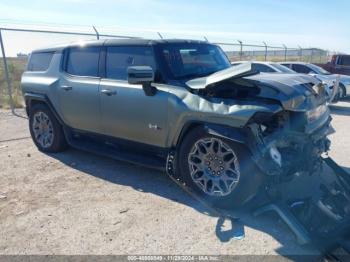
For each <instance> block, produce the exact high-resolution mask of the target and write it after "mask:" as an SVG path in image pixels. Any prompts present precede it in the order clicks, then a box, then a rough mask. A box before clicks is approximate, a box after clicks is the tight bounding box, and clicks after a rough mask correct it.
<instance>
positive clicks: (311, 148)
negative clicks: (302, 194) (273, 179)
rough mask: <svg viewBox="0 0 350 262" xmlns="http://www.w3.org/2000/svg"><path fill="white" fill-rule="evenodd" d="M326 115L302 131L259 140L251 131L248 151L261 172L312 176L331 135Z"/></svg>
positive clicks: (284, 131) (274, 135) (328, 146)
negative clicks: (305, 173)
mask: <svg viewBox="0 0 350 262" xmlns="http://www.w3.org/2000/svg"><path fill="white" fill-rule="evenodd" d="M331 120H332V118H331V117H330V115H329V114H325V115H324V116H323V117H321V118H320V119H318V120H317V121H315V122H314V123H311V124H309V125H307V126H306V127H305V129H304V130H303V131H299V132H296V131H292V130H288V131H286V130H283V132H279V131H276V132H275V133H274V134H271V135H269V136H268V137H261V136H260V135H259V132H257V130H252V128H253V129H254V126H253V127H251V132H250V135H249V136H250V137H249V138H248V141H249V143H248V147H249V149H250V151H251V152H252V155H253V160H254V161H255V163H256V164H257V166H258V167H259V168H260V170H261V171H262V172H263V173H265V174H267V175H269V176H276V175H278V176H285V177H286V176H289V175H293V174H295V173H298V172H313V171H314V170H316V169H317V168H318V167H319V165H320V164H321V163H320V161H321V155H322V154H323V153H325V152H327V151H328V150H329V148H330V140H329V139H328V138H327V136H328V135H330V134H332V133H333V132H334V129H333V128H332V126H331Z"/></svg>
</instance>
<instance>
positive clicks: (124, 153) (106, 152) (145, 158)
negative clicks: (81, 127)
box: [66, 132, 166, 171]
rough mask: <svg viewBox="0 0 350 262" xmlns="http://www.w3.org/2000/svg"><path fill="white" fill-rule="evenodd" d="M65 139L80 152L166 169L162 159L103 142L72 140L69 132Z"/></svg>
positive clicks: (161, 169)
mask: <svg viewBox="0 0 350 262" xmlns="http://www.w3.org/2000/svg"><path fill="white" fill-rule="evenodd" d="M66 139H67V142H68V144H69V145H70V146H71V147H74V148H76V149H79V150H82V151H86V152H89V153H93V154H97V155H101V156H105V157H108V158H111V159H115V160H118V161H124V162H128V163H131V164H136V165H140V166H144V167H147V168H152V169H156V170H160V171H165V168H166V161H165V159H162V158H161V157H158V156H153V155H146V154H142V153H138V152H131V151H128V150H125V149H122V148H119V147H117V146H115V145H112V144H107V143H103V142H101V143H99V142H95V141H92V140H90V139H86V138H83V139H78V138H74V137H73V136H72V135H71V134H69V132H67V133H66Z"/></svg>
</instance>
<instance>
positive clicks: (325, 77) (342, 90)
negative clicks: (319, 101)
mask: <svg viewBox="0 0 350 262" xmlns="http://www.w3.org/2000/svg"><path fill="white" fill-rule="evenodd" d="M280 64H281V65H284V66H286V67H289V68H291V69H293V70H294V71H296V72H298V73H302V74H309V75H312V76H315V77H317V78H318V79H319V80H321V81H324V82H326V83H327V84H328V85H329V86H333V85H334V83H335V81H336V79H337V75H335V74H331V73H330V72H328V71H326V70H324V69H323V68H321V67H319V66H317V65H314V64H310V63H304V62H283V63H280ZM349 95H350V76H346V75H340V79H339V93H338V96H339V98H344V97H346V96H349Z"/></svg>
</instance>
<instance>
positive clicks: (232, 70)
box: [186, 63, 258, 89]
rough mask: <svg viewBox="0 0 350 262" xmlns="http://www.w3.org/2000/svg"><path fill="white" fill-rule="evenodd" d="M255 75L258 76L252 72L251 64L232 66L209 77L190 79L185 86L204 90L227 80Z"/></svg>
mask: <svg viewBox="0 0 350 262" xmlns="http://www.w3.org/2000/svg"><path fill="white" fill-rule="evenodd" d="M255 74H258V72H256V71H253V70H252V64H251V63H243V64H241V65H238V66H232V67H229V68H227V69H224V70H221V71H218V72H216V73H214V74H211V75H209V76H205V77H200V78H195V79H192V80H190V81H187V82H186V85H187V86H188V87H190V88H192V89H205V88H207V87H208V86H211V85H213V84H216V83H219V82H222V81H225V80H228V79H235V78H241V77H244V76H250V75H255Z"/></svg>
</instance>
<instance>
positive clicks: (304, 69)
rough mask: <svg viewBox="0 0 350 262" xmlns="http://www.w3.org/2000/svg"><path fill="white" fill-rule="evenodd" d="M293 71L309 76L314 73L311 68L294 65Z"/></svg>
mask: <svg viewBox="0 0 350 262" xmlns="http://www.w3.org/2000/svg"><path fill="white" fill-rule="evenodd" d="M293 70H294V71H295V72H297V73H302V74H309V73H310V72H313V70H312V69H311V68H309V67H307V66H305V65H301V64H294V65H293Z"/></svg>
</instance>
